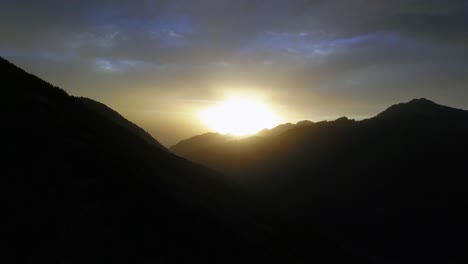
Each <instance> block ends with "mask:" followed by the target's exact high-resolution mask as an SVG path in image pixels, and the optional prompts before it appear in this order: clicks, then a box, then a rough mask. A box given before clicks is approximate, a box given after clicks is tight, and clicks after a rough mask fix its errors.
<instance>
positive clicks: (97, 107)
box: [79, 97, 167, 150]
mask: <svg viewBox="0 0 468 264" xmlns="http://www.w3.org/2000/svg"><path fill="white" fill-rule="evenodd" d="M79 99H80V100H81V101H82V102H83V103H84V105H85V107H87V108H89V109H91V110H92V111H94V112H96V113H97V114H99V115H102V116H103V117H105V118H106V119H109V120H112V121H114V122H115V123H116V124H118V125H119V126H122V127H124V128H125V129H127V130H129V131H131V132H133V133H134V134H135V135H137V136H139V137H140V138H142V139H143V140H145V141H146V142H148V143H149V144H152V145H154V146H156V147H158V148H160V149H163V150H167V149H166V148H165V147H164V146H163V145H161V144H160V143H159V142H158V141H157V140H156V139H154V138H153V137H152V136H151V135H150V134H149V133H148V132H146V131H145V130H143V129H142V128H140V127H139V126H137V125H135V124H134V123H132V122H130V121H128V120H127V119H125V118H124V117H123V116H121V115H120V114H119V113H117V112H116V111H114V110H112V109H111V108H109V107H107V106H106V105H105V104H102V103H100V102H96V101H94V100H92V99H89V98H86V97H80V98H79Z"/></svg>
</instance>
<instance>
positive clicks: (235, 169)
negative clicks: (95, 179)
mask: <svg viewBox="0 0 468 264" xmlns="http://www.w3.org/2000/svg"><path fill="white" fill-rule="evenodd" d="M466 135H468V111H465V110H460V109H455V108H451V107H447V106H442V105H439V104H436V103H434V102H431V101H429V100H427V99H415V100H412V101H410V102H407V103H402V104H397V105H394V106H391V107H389V108H388V109H387V110H385V111H383V112H382V113H380V114H378V115H377V116H375V117H373V118H370V119H366V120H362V121H354V120H349V119H347V118H340V119H338V120H336V121H331V122H326V121H323V122H317V123H314V124H310V125H309V126H305V127H300V126H297V127H294V128H292V129H289V130H287V131H285V132H283V133H281V134H279V135H277V136H270V137H250V138H246V139H241V140H237V141H230V142H226V143H223V144H221V145H217V146H216V147H211V148H209V147H208V148H203V149H202V148H200V149H202V150H203V151H200V152H198V153H197V155H196V156H185V157H186V158H188V159H189V160H192V161H195V162H199V163H201V164H203V165H205V166H208V167H211V168H213V169H216V170H218V171H221V172H223V173H225V174H227V175H230V176H231V178H232V179H235V180H237V181H238V182H239V183H240V184H243V186H244V188H245V190H246V191H247V192H250V193H251V194H252V195H253V196H254V197H255V201H256V203H257V205H258V208H274V211H275V212H276V214H277V215H279V216H281V217H282V224H281V226H282V228H284V229H289V230H290V232H291V233H295V234H302V235H298V236H297V237H296V242H297V248H299V249H298V250H300V248H301V246H303V244H304V243H305V242H304V241H307V238H308V237H309V235H310V234H314V233H317V232H319V233H320V234H322V235H324V236H325V237H327V239H330V240H332V241H335V242H336V243H337V244H340V245H342V247H343V248H346V249H347V250H349V251H351V252H354V253H355V254H357V255H360V256H365V257H367V258H369V259H370V260H371V262H374V263H422V262H424V263H465V262H466V261H467V260H468V256H467V252H466V248H468V242H467V241H468V228H467V225H466V222H467V221H468V194H467V192H466V190H467V188H468V178H467V176H468V162H467V160H466V157H467V155H468V137H467V136H466ZM259 210H261V209H259ZM304 250H307V249H304Z"/></svg>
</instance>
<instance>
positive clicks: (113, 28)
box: [0, 0, 468, 146]
mask: <svg viewBox="0 0 468 264" xmlns="http://www.w3.org/2000/svg"><path fill="white" fill-rule="evenodd" d="M49 6H54V8H53V9H50V8H48V7H49ZM467 28H468V4H467V3H466V2H465V1H462V0H456V1H450V2H449V3H444V2H441V1H435V0H430V1H420V0H417V1H413V2H411V3H408V2H405V1H392V2H379V3H376V2H375V1H367V0H365V1H357V0H355V1H354V0H353V1H346V2H343V1H337V0H334V1H305V0H296V1H268V2H263V1H230V0H223V1H210V0H202V1H198V2H196V3H195V2H194V1H190V2H189V1H153V2H151V1H147V2H145V3H133V2H127V1H114V2H112V4H111V3H108V2H101V3H95V2H92V1H80V2H79V3H71V4H70V3H65V2H63V1H54V0H46V1H40V2H39V1H9V0H8V1H5V2H3V3H2V9H1V10H0V29H1V32H2V33H1V35H0V56H2V57H4V58H6V59H8V60H9V61H11V62H13V63H14V64H16V65H18V66H20V67H21V68H23V69H25V70H27V71H28V72H31V73H33V74H35V75H37V76H39V77H40V78H42V79H44V80H47V81H48V82H50V83H53V84H54V85H56V86H59V87H61V88H62V89H64V90H65V91H67V92H68V93H69V94H71V95H74V96H84V97H89V98H91V99H94V100H96V101H99V102H102V103H104V104H106V105H108V106H109V107H111V108H112V109H114V110H116V111H117V112H119V113H120V114H122V115H123V116H124V117H126V118H128V119H129V120H131V121H132V122H134V123H135V124H137V125H138V126H140V127H142V128H143V129H145V130H146V131H148V132H149V133H150V134H151V135H152V136H153V137H154V138H156V139H157V140H158V141H159V142H161V144H163V145H165V146H171V145H174V144H176V143H177V142H179V141H180V140H183V139H186V138H189V137H191V136H194V135H198V134H203V133H206V132H211V131H212V130H213V128H215V130H216V129H217V130H218V131H213V132H220V131H223V130H225V129H226V125H225V124H224V125H222V126H220V124H219V122H221V121H219V120H220V119H222V118H219V117H218V118H216V120H217V121H216V122H218V123H217V124H213V123H211V124H208V123H209V122H208V123H207V122H204V121H206V120H203V118H200V113H201V112H206V111H207V110H208V109H213V108H216V107H217V106H218V105H220V104H223V103H225V102H227V101H229V98H231V97H232V96H234V97H242V98H246V100H249V101H255V103H253V104H255V106H253V107H251V109H257V110H253V111H258V112H262V111H263V112H264V115H263V116H257V117H256V118H257V119H256V120H253V121H249V122H250V126H251V127H244V128H242V129H240V128H239V127H237V128H232V127H229V128H228V129H229V130H230V131H231V132H232V131H234V132H235V131H237V132H239V133H251V131H253V130H255V129H258V128H259V124H258V123H259V122H258V121H259V120H263V119H265V118H266V117H268V118H270V122H267V123H265V125H263V126H270V127H273V126H274V125H278V124H283V123H297V122H298V121H302V120H311V121H314V122H317V121H321V120H334V119H336V118H339V117H341V116H347V117H348V118H353V119H364V118H369V117H372V116H374V115H376V114H378V113H379V112H381V111H383V110H385V109H386V108H387V107H389V106H390V105H393V104H395V103H400V102H407V101H409V100H411V99H414V98H421V97H424V98H428V99H430V100H432V101H435V102H437V103H440V104H443V105H449V106H452V107H457V108H461V109H467V108H468V94H467V93H466V92H465V90H466V83H468V75H467V74H466V72H468V53H467V52H466V50H467V47H468V32H467ZM260 106H262V107H260ZM258 109H263V110H258ZM225 115H226V114H225ZM243 115H244V116H246V114H245V113H244V114H243ZM238 117H239V116H237V117H236V118H238ZM223 122H224V121H223ZM252 124H255V125H257V126H253V125H252ZM239 126H245V124H243V125H239ZM252 126H253V127H252Z"/></svg>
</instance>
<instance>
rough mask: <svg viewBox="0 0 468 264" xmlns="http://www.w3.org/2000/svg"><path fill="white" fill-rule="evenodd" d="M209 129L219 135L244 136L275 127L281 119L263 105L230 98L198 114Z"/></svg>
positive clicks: (258, 102)
mask: <svg viewBox="0 0 468 264" xmlns="http://www.w3.org/2000/svg"><path fill="white" fill-rule="evenodd" d="M200 118H201V120H202V121H203V123H205V125H207V126H208V127H209V128H210V129H212V130H214V131H215V132H218V133H221V134H232V135H236V136H246V135H250V134H255V133H257V132H258V131H260V130H262V129H264V128H273V127H275V126H277V125H278V124H279V123H280V122H281V119H280V118H279V117H278V116H277V115H276V114H275V113H274V112H273V111H272V110H271V109H270V108H269V107H268V106H267V105H266V104H264V103H262V102H260V101H255V100H252V99H245V98H230V99H228V100H225V101H222V102H219V103H218V104H217V105H216V106H214V107H213V108H210V109H207V110H205V111H202V112H201V113H200Z"/></svg>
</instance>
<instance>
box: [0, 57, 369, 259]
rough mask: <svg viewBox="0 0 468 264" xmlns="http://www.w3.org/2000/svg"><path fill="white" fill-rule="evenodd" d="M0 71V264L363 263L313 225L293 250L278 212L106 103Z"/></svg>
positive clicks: (9, 69) (14, 70)
mask: <svg viewBox="0 0 468 264" xmlns="http://www.w3.org/2000/svg"><path fill="white" fill-rule="evenodd" d="M0 73H1V75H0V76H2V77H1V79H2V82H3V85H4V86H3V87H4V89H3V92H4V93H3V97H2V98H3V103H2V104H1V106H0V107H1V110H2V113H3V124H4V129H2V136H3V137H2V138H3V139H4V141H3V144H2V147H3V148H2V150H3V152H4V154H5V155H4V158H3V159H2V174H1V175H2V177H0V179H1V182H0V194H1V198H2V199H1V201H2V202H1V205H2V213H3V214H2V215H3V218H2V220H3V222H2V225H1V227H0V232H1V234H2V240H3V241H5V242H6V243H5V244H6V246H5V247H4V254H2V256H1V257H0V258H1V261H2V262H3V263H42V262H48V263H50V262H51V263H192V262H195V263H199V262H200V263H220V262H222V263H240V262H258V263H263V262H270V263H275V262H280V263H285V262H287V263H304V262H311V261H313V262H315V261H317V262H320V263H343V262H352V263H366V261H367V257H362V256H360V255H357V254H355V253H354V252H351V251H349V250H347V249H343V248H342V246H341V245H340V244H339V243H337V242H336V241H334V240H330V239H329V238H328V237H326V236H325V235H322V234H321V233H319V232H318V233H315V234H311V236H309V237H308V240H307V243H304V245H303V248H304V249H302V250H298V249H297V247H296V245H297V239H298V237H299V235H298V234H296V233H295V231H294V232H293V231H291V230H289V229H284V228H281V224H282V222H283V220H282V217H281V215H278V214H277V213H276V210H271V208H267V207H261V206H260V207H259V206H257V202H256V201H255V199H256V197H255V196H253V195H251V194H249V193H246V192H245V191H244V190H243V189H242V188H241V187H240V186H239V185H238V184H236V183H234V182H233V181H232V179H229V178H227V177H225V176H224V175H222V174H219V173H217V172H214V171H213V170H210V169H207V168H205V167H202V166H200V165H198V164H195V163H192V162H190V161H187V160H185V159H183V158H179V157H177V156H175V155H173V154H172V153H170V152H169V151H167V150H166V149H164V148H163V147H162V146H161V145H160V144H159V143H158V142H157V141H156V140H155V139H153V138H152V137H150V136H149V135H148V134H147V133H146V132H144V130H142V129H141V128H139V127H137V126H136V125H134V124H133V123H131V122H130V121H128V120H126V119H125V118H123V117H122V116H121V115H119V114H118V113H117V112H115V111H113V110H112V109H110V108H108V107H107V106H105V105H103V104H101V103H98V102H95V101H92V100H91V99H85V98H78V97H72V96H69V95H68V94H67V93H66V92H65V91H63V90H62V89H60V88H58V87H55V86H53V85H51V84H49V83H47V82H45V81H43V80H41V79H39V78H38V77H36V76H34V75H31V74H29V73H27V72H25V71H23V70H22V69H20V68H18V67H16V66H14V65H13V64H11V63H10V62H8V61H6V60H4V59H2V58H0ZM213 136H214V137H215V138H216V136H215V135H213Z"/></svg>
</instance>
